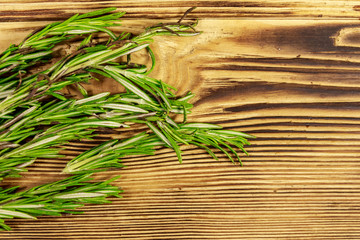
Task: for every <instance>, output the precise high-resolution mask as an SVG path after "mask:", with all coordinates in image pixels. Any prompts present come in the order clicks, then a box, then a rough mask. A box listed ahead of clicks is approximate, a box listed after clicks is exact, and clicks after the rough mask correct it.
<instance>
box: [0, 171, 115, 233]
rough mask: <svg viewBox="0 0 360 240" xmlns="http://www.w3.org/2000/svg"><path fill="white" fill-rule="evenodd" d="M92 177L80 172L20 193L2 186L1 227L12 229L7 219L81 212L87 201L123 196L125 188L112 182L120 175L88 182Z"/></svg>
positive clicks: (0, 190) (34, 217)
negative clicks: (101, 180) (7, 223)
mask: <svg viewBox="0 0 360 240" xmlns="http://www.w3.org/2000/svg"><path fill="white" fill-rule="evenodd" d="M90 176H91V174H78V175H74V176H70V177H68V178H65V179H63V180H60V181H57V182H53V183H47V184H43V185H40V186H37V187H33V188H31V189H29V190H25V191H20V192H19V191H16V190H17V187H12V188H8V189H0V227H2V228H3V229H4V230H11V228H10V227H9V226H8V225H6V224H5V222H4V219H9V218H28V219H36V217H37V216H44V215H52V216H60V215H61V214H62V213H72V214H79V213H81V211H78V210H76V209H77V208H80V207H82V206H84V204H89V203H90V204H104V203H110V201H109V200H107V199H106V198H107V197H120V196H119V194H120V193H121V192H122V190H120V189H119V188H118V187H116V186H112V185H111V184H110V183H111V182H113V181H114V180H116V179H117V178H118V177H115V178H113V179H110V180H107V181H104V182H89V181H90V180H91V178H90Z"/></svg>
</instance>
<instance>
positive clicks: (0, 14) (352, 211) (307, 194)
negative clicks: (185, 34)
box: [0, 0, 360, 240]
mask: <svg viewBox="0 0 360 240" xmlns="http://www.w3.org/2000/svg"><path fill="white" fill-rule="evenodd" d="M194 3H195V5H196V6H199V8H198V9H197V10H196V11H195V12H194V13H192V14H191V17H195V16H196V17H199V20H200V23H199V27H198V29H199V30H201V31H203V34H202V35H200V36H198V37H192V38H178V37H166V38H161V39H160V38H159V39H158V42H156V43H155V45H154V51H155V53H156V57H157V60H158V66H157V68H156V70H155V71H154V72H153V76H154V77H157V78H161V79H163V80H164V81H166V82H167V83H170V84H172V85H174V86H176V87H177V88H179V93H182V92H185V91H187V90H191V91H193V92H194V93H195V94H196V95H197V97H196V98H195V99H194V100H193V103H194V104H195V108H194V111H193V114H192V115H191V116H190V119H189V120H191V121H207V122H213V123H218V124H221V125H223V126H224V127H226V128H228V129H235V130H241V131H245V132H247V133H251V134H254V135H256V136H257V139H255V140H253V141H252V146H251V147H249V148H248V151H249V152H250V157H244V159H243V160H244V167H242V168H240V167H238V166H234V165H232V164H231V163H229V162H228V161H227V160H225V158H224V156H222V157H221V158H220V162H216V161H214V160H212V159H211V158H210V157H209V156H208V155H207V154H206V153H204V152H203V151H201V150H197V149H196V148H194V147H187V148H183V150H184V163H183V164H181V165H180V164H178V162H177V160H176V155H175V153H173V152H172V151H170V150H168V149H161V150H159V151H158V154H157V155H156V156H147V157H132V158H126V159H124V162H125V164H126V165H127V168H124V169H121V170H119V171H116V172H109V173H103V174H98V175H97V178H99V179H106V178H109V177H110V176H112V175H114V174H119V173H120V174H121V175H122V178H121V179H119V180H118V181H117V182H116V184H117V185H119V186H121V187H122V188H123V189H124V190H125V192H124V194H123V197H124V198H123V199H113V203H112V204H107V205H102V206H86V207H84V211H85V214H84V215H76V216H63V217H41V218H39V220H36V221H34V220H22V219H15V220H10V221H8V223H9V224H10V225H11V226H12V227H13V229H14V231H12V232H4V233H0V237H1V239H17V240H19V239H21V240H22V239H359V236H360V222H359V221H358V219H359V217H360V216H359V215H360V214H359V208H360V190H359V187H360V177H359V171H360V163H359V156H360V150H359V146H360V137H359V133H360V127H359V126H360V104H359V103H360V94H359V87H360V80H359V73H360V70H359V67H360V57H359V46H360V45H359V40H358V39H359V38H358V36H359V29H360V28H359V20H358V11H357V10H359V7H358V5H359V4H358V2H357V1H315V2H314V1H305V0H302V1H296V2H293V3H289V2H288V1H273V0H271V1H260V0H259V1H251V2H250V1H248V2H239V1H220V2H219V1H216V2H215V1H196V2H194ZM194 3H193V2H187V1H136V2H134V1H76V2H72V1H54V2H51V3H50V2H46V1H33V0H22V1H21V4H19V2H18V1H16V2H15V1H2V0H0V4H1V8H0V22H1V23H0V48H1V49H5V48H6V46H8V45H9V44H10V43H14V42H19V41H20V40H21V39H22V38H23V37H25V36H26V35H27V34H28V33H29V32H31V31H32V30H33V28H35V27H38V26H40V25H42V24H44V23H46V22H49V21H52V20H61V19H64V18H66V17H68V16H70V15H72V14H73V13H76V12H85V11H87V10H92V9H96V8H98V7H100V6H101V7H104V6H117V7H121V8H123V9H124V10H126V11H128V12H129V15H128V16H127V17H126V18H125V19H124V27H125V28H126V29H130V30H134V31H140V30H141V28H142V27H143V26H150V25H152V24H155V23H157V22H158V21H160V20H159V19H161V21H163V22H164V21H172V20H174V19H178V18H179V16H181V13H182V12H183V11H184V10H185V9H187V8H188V7H189V6H193V4H194ZM107 84H110V83H109V82H106V83H105V85H104V86H102V87H103V89H106V88H113V86H110V85H107ZM97 87H99V86H97ZM76 149H79V147H77V148H76ZM72 154H76V151H74V152H73V153H72ZM66 161H67V159H60V160H56V161H46V160H41V161H38V162H37V163H36V164H34V165H33V166H32V167H31V168H30V171H29V172H28V173H26V174H25V177H24V178H20V179H11V181H10V180H8V183H9V184H13V185H16V184H20V185H22V186H30V185H35V184H40V183H43V182H47V181H51V180H53V179H56V178H59V175H58V172H59V171H60V170H61V169H62V168H63V167H64V165H65V163H66Z"/></svg>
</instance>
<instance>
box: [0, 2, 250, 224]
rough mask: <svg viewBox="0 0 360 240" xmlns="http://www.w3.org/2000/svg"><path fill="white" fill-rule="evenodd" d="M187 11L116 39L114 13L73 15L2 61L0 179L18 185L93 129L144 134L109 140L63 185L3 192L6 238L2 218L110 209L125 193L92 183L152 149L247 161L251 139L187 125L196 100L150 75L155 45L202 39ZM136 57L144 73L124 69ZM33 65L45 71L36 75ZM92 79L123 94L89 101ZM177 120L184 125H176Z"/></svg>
mask: <svg viewBox="0 0 360 240" xmlns="http://www.w3.org/2000/svg"><path fill="white" fill-rule="evenodd" d="M193 9H194V8H191V9H189V10H188V11H186V12H185V14H184V16H183V17H182V18H181V19H180V20H179V21H178V22H177V23H169V24H158V25H155V26H153V27H149V28H146V29H145V30H144V32H143V33H141V34H138V35H134V34H132V33H128V32H122V33H120V34H116V33H114V32H113V31H111V30H110V29H109V28H108V27H119V26H120V24H119V22H120V21H119V20H120V18H121V16H123V15H124V12H115V13H114V12H113V11H114V10H115V9H113V8H107V9H103V10H99V11H94V12H91V13H87V14H83V15H75V16H73V17H71V18H69V19H68V20H66V21H64V22H57V23H52V24H49V25H47V26H45V27H44V28H42V29H40V30H38V31H36V32H34V33H32V34H31V35H29V36H28V37H26V38H25V39H24V41H22V42H21V43H20V44H19V45H11V46H10V47H9V48H8V49H6V50H5V51H4V52H3V53H2V54H0V179H3V178H5V177H20V176H21V175H20V173H21V172H23V171H26V167H27V166H29V165H30V164H32V163H33V162H34V161H36V159H38V158H43V159H56V158H60V157H62V155H61V150H62V149H64V148H66V147H65V146H66V144H68V143H71V141H76V140H83V139H91V138H93V137H95V136H96V131H99V130H103V129H113V130H112V131H113V132H115V133H117V131H116V129H118V128H128V129H129V130H130V129H131V130H133V127H131V126H139V125H142V126H143V127H142V128H141V129H142V132H140V133H137V134H136V135H133V136H131V137H129V138H126V139H122V140H118V139H112V140H109V141H106V142H104V143H102V144H100V145H98V146H96V147H94V148H92V149H90V150H88V151H86V152H83V153H82V154H80V155H79V156H77V157H75V158H74V159H72V160H71V161H69V162H68V164H67V165H66V166H65V168H64V169H63V173H67V174H70V175H71V176H70V177H68V178H65V179H63V180H60V181H58V182H54V183H48V184H44V185H41V186H37V187H34V188H31V189H29V190H25V191H18V187H10V188H2V189H0V218H1V220H0V226H1V228H2V229H3V230H10V227H9V226H8V225H6V224H5V222H4V219H7V218H36V217H37V216H41V215H60V214H61V213H79V212H78V211H77V210H76V208H78V207H81V206H83V205H84V204H86V203H92V204H100V203H106V202H108V200H106V197H109V196H116V197H118V196H119V194H120V193H121V190H119V189H118V188H117V187H115V186H112V185H111V184H110V183H111V181H113V180H114V179H112V180H109V181H105V182H93V181H90V180H91V179H90V176H91V175H92V174H94V173H96V172H99V171H106V170H109V169H114V168H115V169H116V168H121V167H123V165H122V163H121V158H123V157H125V156H131V155H153V154H156V149H157V148H159V147H168V148H171V149H173V150H174V151H175V153H176V155H177V157H178V159H179V161H180V163H181V162H182V152H181V145H194V146H196V147H199V148H202V149H204V150H206V151H207V152H208V153H209V154H210V155H211V156H212V157H213V158H215V159H218V157H217V155H218V153H217V152H219V151H220V152H221V153H223V154H224V155H225V156H227V157H228V158H229V159H230V160H231V161H233V162H234V163H235V161H239V162H240V163H241V160H240V157H239V155H238V153H237V151H238V150H239V149H240V150H241V151H243V152H244V153H246V151H245V149H244V145H248V144H249V142H248V141H247V139H248V138H252V136H251V135H248V134H245V133H241V132H237V131H232V130H226V129H222V127H221V126H218V125H214V124H210V123H187V122H186V119H187V115H188V114H190V113H191V108H192V104H191V103H189V102H188V101H189V100H190V99H191V98H192V97H193V94H192V93H191V92H189V93H187V94H186V95H185V96H177V95H176V89H175V88H174V87H172V86H170V85H168V84H166V83H164V82H162V81H161V80H158V79H155V78H152V77H150V76H149V73H150V72H151V71H152V69H154V66H155V57H154V54H153V52H152V50H151V48H150V44H151V43H152V42H153V41H154V37H157V36H196V35H198V34H199V32H197V31H196V30H195V27H196V24H197V22H190V23H182V21H183V20H184V18H185V16H186V15H187V14H188V13H189V12H190V11H192V10H193ZM100 33H105V34H106V35H107V36H108V39H107V40H106V41H103V42H100V43H96V44H95V43H94V41H93V39H94V38H95V37H96V36H97V35H98V34H100ZM76 38H77V39H82V41H81V43H80V44H79V45H78V47H77V49H76V50H75V51H74V52H72V53H70V54H68V55H66V56H64V57H62V58H61V59H59V60H58V61H55V63H52V64H44V63H45V62H46V61H49V60H53V59H54V55H53V53H54V49H55V47H56V46H59V47H61V46H62V44H64V43H67V44H69V40H74V39H76ZM138 51H147V53H148V54H149V56H150V58H151V60H152V63H151V65H150V66H146V65H142V64H136V63H133V62H131V61H130V60H131V57H130V56H131V54H133V53H135V52H138ZM124 57H125V58H126V61H125V60H124ZM39 64H40V65H44V66H47V67H48V68H47V69H42V70H40V71H34V65H39ZM35 69H36V68H35ZM94 74H97V75H99V74H100V75H103V76H105V77H107V78H111V79H113V80H114V81H116V82H118V83H119V84H121V85H122V86H124V87H125V89H126V91H125V92H123V93H119V94H110V93H108V92H103V93H99V94H97V95H91V96H90V95H89V94H88V92H87V90H86V88H85V87H84V84H86V83H88V82H89V81H90V80H91V79H94ZM66 86H75V87H77V88H78V89H79V92H80V93H81V94H82V95H83V97H82V98H80V99H78V98H74V97H73V96H68V95H66V94H64V93H63V92H64V91H63V89H64V88H65V87H66ZM179 114H180V115H182V116H183V122H176V121H175V120H174V119H175V118H174V117H175V115H179ZM119 139H120V138H119ZM214 149H217V150H218V151H216V152H215V151H214Z"/></svg>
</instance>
